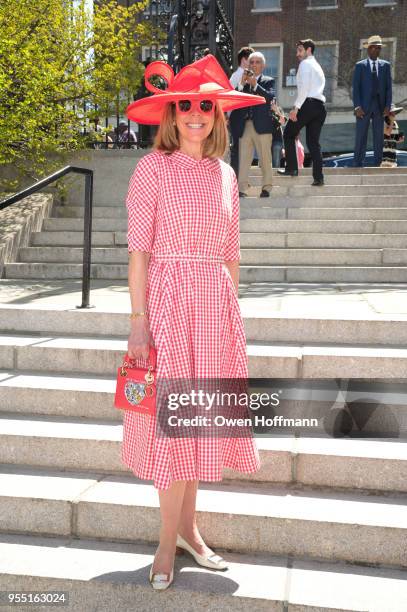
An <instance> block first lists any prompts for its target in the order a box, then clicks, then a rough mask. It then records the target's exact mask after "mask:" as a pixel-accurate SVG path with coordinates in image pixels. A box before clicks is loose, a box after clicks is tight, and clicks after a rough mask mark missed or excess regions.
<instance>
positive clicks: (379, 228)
mask: <svg viewBox="0 0 407 612" xmlns="http://www.w3.org/2000/svg"><path fill="white" fill-rule="evenodd" d="M92 229H93V235H95V233H97V232H100V233H105V232H121V233H127V219H93V220H92ZM261 229H262V230H263V231H264V232H267V233H280V232H301V233H306V232H309V233H315V232H318V233H320V232H321V233H324V234H325V233H339V234H344V233H351V234H353V233H355V232H358V233H366V234H371V233H378V234H379V233H386V234H387V233H388V234H391V233H393V234H398V233H406V234H407V221H399V220H397V221H380V220H379V221H374V220H366V221H363V220H362V221H358V220H351V221H346V220H326V219H324V220H321V221H318V220H311V221H309V220H307V219H263V220H262V222H261ZM240 231H241V236H242V234H244V233H245V232H250V233H251V232H255V233H257V232H258V231H259V222H258V220H257V219H242V220H241V221H240ZM44 232H59V233H61V234H62V235H63V234H65V233H71V232H72V233H73V232H80V233H81V235H82V242H83V219H73V218H71V219H68V218H66V219H61V218H49V219H44V222H43V232H41V234H43V233H44ZM35 235H36V234H34V236H35Z"/></svg>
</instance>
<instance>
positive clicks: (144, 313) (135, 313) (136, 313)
mask: <svg viewBox="0 0 407 612" xmlns="http://www.w3.org/2000/svg"><path fill="white" fill-rule="evenodd" d="M146 314H147V311H146V310H143V311H141V312H132V313H131V315H130V316H129V319H135V318H136V317H141V316H144V315H146Z"/></svg>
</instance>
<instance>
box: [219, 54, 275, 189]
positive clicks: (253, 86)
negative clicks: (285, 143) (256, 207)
mask: <svg viewBox="0 0 407 612" xmlns="http://www.w3.org/2000/svg"><path fill="white" fill-rule="evenodd" d="M265 65H266V59H265V57H264V55H263V54H262V53H260V52H259V51H255V52H254V53H251V54H250V56H249V69H248V71H247V70H246V71H245V72H244V73H243V74H242V78H241V80H240V83H239V84H238V86H237V87H236V89H237V90H238V91H244V92H246V93H251V94H253V95H254V96H263V97H264V98H265V99H266V103H265V104H259V105H256V106H249V107H247V108H241V109H237V110H234V111H232V113H231V115H230V120H229V121H230V129H231V132H232V137H233V139H239V192H240V196H241V197H244V196H245V195H246V192H247V189H248V187H249V171H250V166H251V163H252V160H253V154H254V147H256V151H257V153H258V156H259V161H260V165H261V171H262V190H261V193H260V197H261V198H268V197H269V195H270V189H271V187H272V180H273V179H272V172H271V168H272V163H271V143H272V140H273V137H272V132H273V129H274V124H273V114H272V110H271V102H272V101H273V100H274V99H275V91H274V79H272V78H271V77H268V76H265V75H263V70H264V67H265Z"/></svg>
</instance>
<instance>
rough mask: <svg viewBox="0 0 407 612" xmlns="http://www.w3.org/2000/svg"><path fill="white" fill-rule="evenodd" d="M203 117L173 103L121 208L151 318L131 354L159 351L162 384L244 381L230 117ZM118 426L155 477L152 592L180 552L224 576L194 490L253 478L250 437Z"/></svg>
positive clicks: (127, 457) (140, 297)
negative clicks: (228, 154) (235, 476)
mask: <svg viewBox="0 0 407 612" xmlns="http://www.w3.org/2000/svg"><path fill="white" fill-rule="evenodd" d="M209 106H210V105H209ZM204 108H205V110H204V111H203V110H202V107H201V106H200V103H199V101H198V102H196V101H193V102H192V103H190V109H188V105H186V106H185V104H184V105H183V106H182V105H180V104H178V102H177V103H173V104H171V103H169V104H167V106H166V108H165V110H164V114H163V119H162V122H161V126H160V130H159V132H158V135H157V138H156V142H155V150H154V151H153V152H152V153H149V154H147V155H145V156H144V157H143V158H142V159H141V160H140V161H139V162H138V164H137V166H136V169H135V171H134V173H133V175H132V177H131V179H130V184H129V189H128V195H127V200H126V204H127V209H128V251H129V288H130V296H131V302H132V310H133V312H134V311H147V315H144V316H136V317H135V318H134V319H132V323H131V325H132V330H131V334H130V337H129V343H128V354H129V357H130V358H134V359H136V363H137V365H143V364H144V365H145V363H146V362H145V361H144V359H146V358H147V356H148V349H149V344H153V345H154V346H155V347H156V350H157V379H158V380H160V378H164V377H165V378H210V377H213V378H216V377H220V378H244V379H247V377H248V365H247V352H246V338H245V331H244V326H243V321H242V318H241V314H240V308H239V303H238V297H237V288H238V266H239V259H240V243H239V193H238V184H237V180H236V176H235V173H234V171H233V170H232V168H231V167H230V166H229V165H228V164H226V163H225V162H224V161H223V160H222V159H220V157H222V156H223V154H224V151H225V148H226V142H227V132H226V125H225V119H224V115H223V113H222V111H221V109H220V107H219V106H218V105H217V103H216V102H215V101H214V102H213V103H212V107H211V109H210V110H208V105H207V106H206V107H204ZM205 147H206V149H205ZM205 153H206V155H205ZM208 153H209V154H208ZM141 358H143V360H142V361H140V360H139V359H141ZM123 419H124V420H123V444H122V461H123V463H124V464H125V465H127V466H128V467H129V468H130V469H131V470H132V471H133V473H134V474H135V475H136V476H138V477H139V478H143V479H148V480H152V481H153V484H154V487H156V488H157V489H158V493H159V497H160V508H161V517H162V527H161V533H160V545H159V547H158V549H157V552H156V555H155V560H154V564H153V565H154V568H153V567H152V568H151V571H150V582H152V585H153V587H154V588H160V589H163V588H166V587H167V586H169V584H170V583H171V581H172V578H173V563H174V555H175V546H176V545H177V546H178V547H179V548H178V549H177V550H178V552H180V549H181V548H184V549H186V550H189V552H191V553H192V554H193V556H194V557H195V560H196V561H197V562H198V563H199V564H200V565H204V566H205V567H211V568H213V569H225V568H226V567H227V564H226V562H225V561H224V560H223V559H222V558H221V557H219V555H215V553H213V551H212V550H211V549H210V548H208V546H206V544H205V543H204V541H203V539H202V537H201V535H200V533H199V530H198V527H197V525H196V520H195V505H196V494H197V489H198V482H199V480H203V481H220V480H222V469H223V467H228V468H232V469H234V470H238V471H241V472H244V473H252V472H255V471H257V470H258V469H259V467H260V461H259V454H258V450H257V447H256V443H255V440H254V438H253V436H252V435H250V436H247V435H246V436H244V437H240V438H239V437H233V436H228V437H223V438H221V437H209V438H207V437H203V436H201V437H179V438H177V437H165V436H162V435H161V436H157V435H156V417H155V416H148V415H143V414H140V413H136V412H132V411H125V412H124V416H123ZM153 570H154V571H153ZM157 572H161V573H157ZM164 572H165V573H164ZM160 578H161V579H160ZM163 578H165V579H163Z"/></svg>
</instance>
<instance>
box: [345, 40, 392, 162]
mask: <svg viewBox="0 0 407 612" xmlns="http://www.w3.org/2000/svg"><path fill="white" fill-rule="evenodd" d="M363 46H364V47H367V55H368V57H367V58H366V59H364V60H362V61H361V62H358V63H357V64H356V66H355V71H354V73H353V82H352V92H353V105H354V107H355V110H354V112H355V115H356V137H355V154H354V159H353V165H354V166H355V167H356V168H361V167H362V166H363V165H364V163H365V155H366V145H367V134H368V131H369V125H370V121H372V127H373V150H374V165H375V166H380V164H381V162H382V158H383V135H384V117H387V116H388V114H389V112H390V107H391V102H392V80H391V69H390V63H389V62H386V61H384V60H381V59H379V55H380V51H381V48H382V47H383V43H382V39H381V38H380V36H371V37H370V38H369V39H368V41H367V43H365V44H364V45H363Z"/></svg>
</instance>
